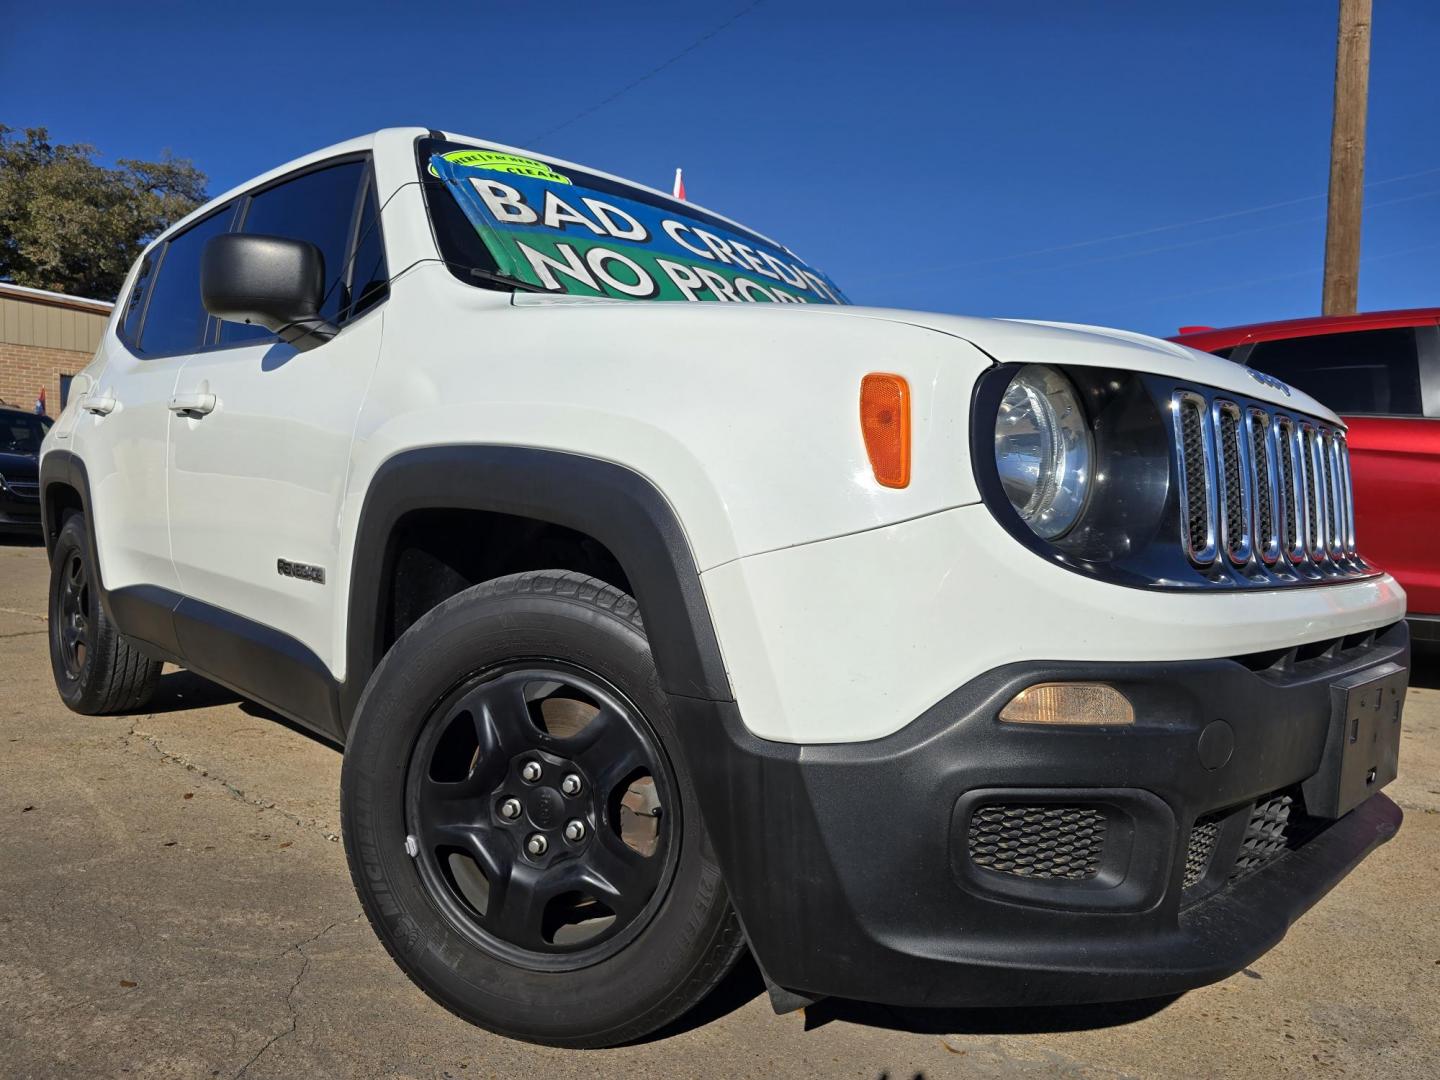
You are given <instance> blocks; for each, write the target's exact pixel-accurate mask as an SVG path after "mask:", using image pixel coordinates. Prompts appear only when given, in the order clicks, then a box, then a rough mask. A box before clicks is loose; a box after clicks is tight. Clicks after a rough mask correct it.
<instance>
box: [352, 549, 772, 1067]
mask: <svg viewBox="0 0 1440 1080" xmlns="http://www.w3.org/2000/svg"><path fill="white" fill-rule="evenodd" d="M587 717H588V724H587V723H586V718H587ZM580 724H586V726H584V727H583V728H579V729H578V730H577V725H580ZM637 762H638V763H639V764H638V765H637ZM527 767H528V770H529V771H527ZM647 777H648V787H647ZM582 778H583V779H582ZM447 785H448V786H447ZM572 789H573V790H572ZM647 800H649V801H647ZM340 802H341V822H342V826H343V833H344V840H345V853H346V857H347V859H348V860H349V865H350V874H351V878H352V879H353V881H354V883H355V888H356V890H357V892H358V893H359V895H360V900H361V903H362V905H363V907H364V909H365V913H366V915H367V916H368V917H369V919H370V924H371V926H372V927H373V928H374V930H375V933H376V935H377V936H378V937H379V938H380V940H381V942H382V943H383V944H384V946H385V948H386V949H387V950H388V951H389V953H390V955H391V956H392V957H393V958H394V959H395V962H396V963H397V964H399V966H400V968H401V969H402V970H403V971H404V972H405V973H406V975H408V976H409V977H410V978H411V980H413V981H414V982H415V983H416V985H418V986H419V987H420V989H422V990H424V991H425V993H427V994H428V995H430V997H432V998H433V999H435V1000H436V1001H437V1002H439V1003H440V1004H441V1005H443V1006H445V1007H446V1008H447V1009H449V1010H450V1011H451V1012H453V1013H455V1014H457V1015H458V1016H460V1017H462V1018H464V1019H466V1020H469V1021H470V1022H472V1023H474V1024H477V1025H479V1026H480V1027H483V1028H486V1029H488V1030H490V1031H494V1032H497V1033H499V1034H502V1035H506V1036H510V1037H512V1038H517V1039H523V1040H526V1041H529V1042H537V1043H545V1044H549V1045H553V1046H566V1047H601V1046H614V1045H618V1044H622V1043H627V1042H632V1041H634V1040H637V1039H640V1038H642V1037H644V1036H646V1035H649V1034H651V1033H652V1032H654V1031H655V1030H657V1029H659V1028H661V1027H663V1026H664V1025H665V1024H667V1023H669V1022H670V1021H672V1020H674V1019H676V1018H677V1017H679V1016H680V1015H681V1014H683V1013H685V1012H686V1011H687V1010H688V1009H690V1008H691V1007H692V1006H693V1005H695V1004H696V1003H697V1002H699V1001H700V999H701V998H703V997H704V996H705V995H706V994H707V993H708V992H709V991H710V990H711V989H712V988H713V987H714V986H715V984H716V983H717V982H719V981H720V979H721V978H722V977H723V976H724V975H725V974H726V973H727V972H728V971H729V970H730V968H731V967H732V966H733V965H734V963H735V961H736V960H737V959H738V958H739V956H740V954H741V952H742V951H743V950H744V948H745V941H744V936H743V934H742V933H741V931H740V927H739V923H738V920H737V919H736V917H735V914H734V911H733V909H732V908H731V906H730V902H729V896H728V894H727V892H726V890H725V886H724V883H723V880H722V877H721V873H720V869H719V866H718V865H717V864H716V861H715V854H714V850H713V848H712V847H711V844H710V841H709V838H708V837H707V836H706V834H705V829H704V827H703V824H702V823H701V820H700V815H699V811H698V809H697V806H696V794H695V788H694V786H693V784H692V782H691V780H690V777H689V774H688V773H687V771H686V769H685V765H684V762H683V761H682V760H681V758H680V754H679V752H678V750H677V739H676V735H675V731H674V726H673V720H672V718H671V716H670V711H669V704H668V699H667V697H666V695H665V693H664V692H663V691H662V690H661V688H660V683H659V678H658V676H657V674H656V670H655V665H654V661H653V660H652V658H651V654H650V648H649V644H648V642H647V640H646V638H645V632H644V628H643V626H642V624H641V621H640V615H639V611H638V608H637V606H636V604H635V601H634V600H632V599H631V598H630V597H629V596H626V595H625V594H624V593H622V592H620V591H619V590H617V589H615V588H612V587H611V586H609V585H607V584H605V583H604V582H602V581H599V580H597V579H595V578H590V577H585V576H583V575H580V574H576V573H570V572H568V571H560V570H544V571H535V572H529V573H524V574H515V575H512V576H509V577H504V578H499V579H497V580H495V581H491V582H487V583H485V584H482V585H478V586H475V587H474V588H471V589H467V590H466V591H464V592H462V593H460V594H458V595H456V596H454V597H452V598H451V599H449V600H447V601H445V602H444V603H442V604H440V605H439V606H438V607H436V608H435V609H434V610H432V611H430V612H429V613H427V614H426V615H425V616H424V617H422V618H421V619H420V620H419V621H418V622H416V623H415V625H414V626H412V627H411V628H410V629H409V630H407V631H406V632H405V633H404V634H403V635H402V636H401V638H400V639H399V640H398V641H397V642H396V643H395V645H394V647H393V648H392V649H391V650H390V651H389V653H388V654H387V655H386V657H385V658H384V660H383V661H382V662H381V664H380V666H379V667H378V668H377V670H376V671H375V674H374V676H373V677H372V678H371V680H370V682H369V685H368V686H367V687H366V689H365V693H364V695H363V696H362V698H361V701H360V705H359V708H358V710H357V713H356V718H355V722H354V724H353V726H352V728H351V730H350V733H349V740H348V743H347V746H346V749H345V760H344V767H343V770H342V773H341V786H340ZM507 803H508V804H510V805H507ZM577 822H578V823H579V825H580V830H579V833H580V835H581V839H579V840H578V841H574V840H572V833H571V832H570V831H567V830H571V829H572V827H573V826H575V825H576V823H577ZM536 836H539V837H541V838H542V839H544V840H545V841H546V844H545V846H544V847H542V848H541V851H540V853H539V854H536V853H535V851H534V850H533V848H532V846H531V845H532V843H533V841H534V838H535V837H536ZM497 883H498V884H497ZM607 912H608V913H609V915H610V918H609V919H608V920H607V918H606V913H607ZM557 927H558V928H557ZM597 928H598V929H597ZM551 935H553V937H552V936H551Z"/></svg>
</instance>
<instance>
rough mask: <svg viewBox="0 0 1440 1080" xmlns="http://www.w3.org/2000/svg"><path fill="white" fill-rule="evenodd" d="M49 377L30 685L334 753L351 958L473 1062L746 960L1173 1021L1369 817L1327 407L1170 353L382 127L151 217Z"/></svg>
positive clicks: (823, 976) (1390, 591)
mask: <svg viewBox="0 0 1440 1080" xmlns="http://www.w3.org/2000/svg"><path fill="white" fill-rule="evenodd" d="M636 300H672V301H676V302H673V303H636V302H635V301H636ZM684 301H722V302H721V303H687V302H684ZM74 391H75V392H74V393H72V395H71V398H70V405H69V406H68V408H67V409H66V410H65V412H64V413H63V415H62V416H61V417H60V419H59V421H58V422H57V423H56V425H55V427H54V430H53V431H52V432H51V433H50V435H49V437H48V438H47V440H46V442H45V446H44V455H43V460H42V466H41V484H42V495H43V513H44V523H45V530H46V538H47V543H48V547H49V553H50V559H51V566H52V587H51V600H50V605H51V606H50V616H51V618H50V626H51V643H52V651H53V658H54V669H55V679H56V682H57V684H58V686H59V689H60V693H61V695H62V696H63V697H64V699H65V702H66V703H67V704H68V705H69V706H70V707H71V708H72V709H75V710H77V711H79V712H82V713H96V712H102V711H112V710H118V711H136V710H141V709H143V708H144V707H145V703H146V700H147V698H148V697H149V696H150V694H151V692H152V691H153V690H154V688H155V686H156V684H157V681H158V679H159V678H160V669H161V662H162V661H170V662H173V663H176V664H180V665H183V666H184V667H187V668H191V669H193V670H194V671H196V672H199V673H200V674H202V675H204V676H207V677H209V678H212V679H214V680H216V681H217V682H220V683H223V684H225V685H227V686H230V687H232V688H233V689H235V690H236V691H238V692H240V693H242V694H244V695H245V696H246V697H248V698H252V699H254V700H256V701H258V702H261V703H263V704H264V705H267V706H269V707H270V708H272V709H274V710H275V711H277V712H279V713H282V714H284V715H286V716H288V717H292V718H293V719H295V720H297V721H299V722H301V723H303V724H305V725H307V726H308V727H310V728H312V729H314V730H315V731H317V732H319V733H321V734H322V735H324V736H325V737H327V738H329V739H332V740H334V741H335V742H337V743H343V744H344V746H345V764H344V773H343V784H342V792H341V799H342V812H343V816H344V833H345V849H346V852H347V854H348V856H349V860H350V868H351V872H352V875H353V878H354V882H355V886H356V888H357V889H358V890H359V894H360V898H361V901H362V902H363V904H364V908H365V911H366V913H367V914H368V915H369V918H370V921H371V923H372V925H373V926H374V928H375V931H376V933H377V934H378V935H379V937H380V939H381V940H382V941H383V942H384V944H385V946H386V948H387V949H388V950H389V951H390V952H391V954H392V955H393V956H394V957H395V960H396V962H397V963H399V965H400V966H401V967H402V968H403V969H404V970H405V971H406V973H407V974H409V975H410V977H411V978H413V979H414V980H415V981H416V982H417V983H418V984H419V985H420V986H421V987H422V988H424V990H425V991H426V992H428V993H429V994H431V995H432V996H433V997H434V998H435V999H436V1000H438V1001H439V1002H441V1003H442V1004H444V1005H445V1006H446V1007H448V1008H450V1009H452V1010H454V1011H455V1012H457V1013H459V1014H460V1015H462V1016H464V1017H467V1018H468V1019H470V1020H473V1021H474V1022H476V1023H478V1024H481V1025H484V1026H485V1027H488V1028H492V1029H494V1030H496V1031H500V1032H504V1033H507V1034H510V1035H514V1036H517V1037H520V1038H526V1039H533V1040H536V1041H541V1042H549V1043H555V1044H561V1045H570V1046H588V1045H601V1044H612V1043H616V1042H623V1041H626V1040H631V1039H634V1038H637V1037H640V1036H642V1035H644V1034H645V1033H647V1032H650V1031H652V1030H654V1029H656V1028H658V1027H660V1026H661V1025H663V1024H665V1023H666V1022H667V1021H669V1020H671V1019H673V1018H675V1017H676V1016H678V1015H679V1014H680V1013H681V1012H683V1011H684V1010H685V1009H687V1008H688V1007H689V1006H691V1005H692V1004H694V1003H695V1002H696V1001H697V1000H698V999H699V998H700V997H701V996H702V995H703V994H705V992H706V991H707V990H708V989H709V988H710V987H711V986H713V985H714V984H715V983H716V981H717V980H718V979H720V978H721V976H722V975H724V974H725V972H726V971H727V970H728V969H729V967H730V966H731V964H732V963H733V962H734V961H735V959H736V957H737V955H739V953H740V952H741V951H742V950H744V949H745V948H747V947H748V948H749V949H750V950H752V951H753V953H754V956H755V959H756V961H757V962H758V964H759V966H760V968H761V970H762V971H763V973H764V976H765V978H766V981H767V984H768V985H769V987H770V992H771V995H772V998H773V1000H774V1003H775V1005H776V1007H777V1008H779V1009H783V1008H787V1007H794V1006H797V1005H800V1004H803V1003H805V1002H806V1001H808V1000H813V999H815V998H818V997H820V996H823V995H839V996H845V997H850V998H860V999H866V1000H870V1001H879V1002H887V1003H896V1004H906V1005H998V1004H1022V1003H1054V1002H1069V1001H1094V1000H1103V999H1115V998H1126V997H1139V996H1148V995H1159V994H1166V993H1172V992H1177V991H1180V990H1183V989H1185V988H1187V987H1193V986H1196V985H1199V984H1201V983H1204V982H1207V981H1210V980H1214V979H1218V978H1220V977H1223V976H1225V975H1227V974H1228V973H1231V972H1234V971H1236V970H1237V969H1239V968H1240V967H1242V966H1243V965H1245V964H1247V963H1249V962H1250V961H1251V960H1253V959H1254V958H1255V957H1256V956H1258V955H1259V954H1260V953H1262V952H1264V951H1265V950H1266V949H1268V948H1270V947H1271V946H1272V945H1274V944H1275V943H1276V942H1277V941H1279V940H1280V938H1281V936H1282V935H1283V934H1284V932H1285V929H1286V927H1287V926H1288V925H1289V923H1290V922H1292V921H1293V920H1294V919H1295V918H1297V917H1298V916H1299V915H1300V914H1301V913H1302V912H1304V911H1305V910H1306V909H1307V908H1308V907H1309V906H1310V905H1311V904H1313V903H1314V902H1315V901H1316V900H1317V899H1318V898H1319V897H1320V896H1321V895H1323V894H1324V893H1325V892H1326V891H1327V890H1328V889H1330V888H1331V887H1332V886H1333V885H1334V884H1335V883H1336V882H1337V881H1339V880H1340V879H1341V878H1342V877H1343V876H1344V875H1345V874H1346V873H1348V872H1349V871H1350V870H1351V869H1352V868H1354V867H1355V866H1356V864H1357V863H1359V862H1360V861H1361V860H1362V859H1363V858H1364V857H1365V855H1366V854H1367V853H1368V852H1369V851H1371V850H1372V849H1373V848H1374V847H1375V846H1376V845H1378V844H1380V843H1382V842H1384V841H1385V840H1386V839H1388V838H1389V837H1390V836H1392V835H1393V834H1394V832H1395V830H1396V828H1397V827H1398V825H1399V823H1400V812H1399V810H1398V809H1397V808H1396V807H1395V805H1394V803H1392V802H1391V801H1390V800H1389V799H1387V798H1386V797H1385V796H1384V795H1382V794H1380V793H1379V789H1380V788H1381V787H1382V786H1384V785H1385V784H1386V783H1387V782H1389V781H1390V780H1391V779H1392V778H1393V777H1394V776H1395V768H1396V752H1397V747H1398V743H1399V723H1400V711H1401V706H1402V704H1403V700H1404V694H1405V685H1406V677H1407V673H1408V667H1409V646H1408V640H1407V637H1406V630H1405V624H1404V623H1403V622H1402V621H1401V619H1402V616H1403V615H1404V607H1405V603H1404V601H1405V598H1404V594H1403V593H1402V592H1401V590H1400V589H1399V588H1398V587H1397V586H1396V584H1395V582H1394V580H1393V579H1391V578H1390V577H1388V576H1387V575H1385V574H1383V573H1381V572H1380V571H1379V570H1377V569H1375V568H1374V567H1372V566H1370V565H1368V564H1367V563H1366V562H1365V561H1364V559H1363V558H1362V557H1361V555H1360V554H1359V553H1358V551H1357V548H1356V541H1355V536H1354V531H1353V525H1352V515H1351V512H1350V507H1351V501H1350V483H1349V467H1348V460H1349V459H1348V455H1347V452H1346V443H1345V428H1344V426H1343V425H1342V424H1341V423H1340V421H1339V420H1338V419H1337V418H1336V416H1335V415H1334V414H1333V413H1331V412H1330V411H1329V410H1327V409H1325V408H1323V407H1322V406H1321V405H1319V404H1318V403H1316V402H1315V401H1314V400H1312V399H1310V398H1309V397H1307V396H1305V395H1304V394H1302V393H1299V392H1297V391H1294V390H1292V389H1290V388H1289V387H1287V386H1285V385H1283V384H1281V383H1279V382H1277V381H1275V380H1273V379H1270V378H1268V377H1263V376H1260V375H1258V374H1257V373H1256V372H1252V371H1249V370H1247V369H1245V368H1241V367H1236V366H1235V365H1233V364H1230V363H1227V362H1225V361H1223V360H1220V359H1217V358H1215V357H1212V356H1206V355H1204V354H1201V353H1197V352H1194V351H1192V350H1190V349H1186V348H1183V347H1180V346H1177V345H1172V344H1167V343H1165V342H1161V341H1156V340H1152V339H1150V338H1146V337H1141V336H1138V335H1135V334H1126V333H1120V332H1116V331H1108V330H1097V329H1091V328H1085V327H1075V326H1060V325H1047V324H1037V323H1025V322H1003V321H990V320H985V319H972V318H958V317H952V316H948V315H931V314H920V313H914V312H907V311H892V310H880V309H867V308H856V307H850V306H847V305H846V302H845V298H844V296H843V295H842V293H841V292H840V290H839V289H838V288H837V286H836V285H834V284H833V283H832V282H831V281H830V280H829V279H828V278H826V277H825V276H824V275H823V274H822V273H821V272H819V271H818V270H816V269H815V268H813V267H811V266H808V265H807V264H806V263H805V262H803V261H802V260H801V259H799V258H798V257H797V256H795V255H794V254H793V253H791V252H790V251H789V250H787V249H786V248H784V247H783V246H781V245H779V244H777V243H775V242H774V241H771V240H768V239H766V238H765V237H763V236H760V235H758V234H756V233H753V232H751V231H749V230H747V229H745V228H743V227H742V226H740V225H738V224H736V223H735V222H733V221H730V220H728V219H726V218H723V217H721V216H719V215H717V214H714V213H711V212H709V211H706V210H702V209H700V208H699V207H697V206H694V205H692V204H690V203H686V202H679V201H676V200H674V199H671V198H669V197H668V196H666V195H664V194H662V193H660V192H658V191H654V190H651V189H649V188H645V187H641V186H639V185H636V184H631V183H628V182H626V181H623V180H620V179H617V178H616V177H613V176H607V175H604V174H602V173H598V172H595V171H594V170H590V169H586V168H583V167H581V166H578V165H572V164H570V163H568V162H563V161H557V160H552V159H548V158H543V157H540V156H539V155H532V154H526V153H520V152H517V151H515V150H512V149H509V148H505V147H499V146H495V145H493V144H488V143H483V142H479V141H476V140H471V139H464V138H460V137H456V136H452V135H448V134H445V133H442V132H438V131H427V130H424V129H406V130H387V131H381V132H379V133H377V134H375V135H371V136H367V137H365V138H361V139H356V140H354V141H352V142H348V143H344V144H342V145H339V146H334V147H331V148H329V149H327V150H322V151H320V152H318V153H315V154H311V155H310V156H308V157H305V158H302V159H301V160H299V161H295V162H292V163H290V164H288V165H285V166H283V167H281V168H279V169H276V170H274V171H273V172H270V173H267V174H266V175H264V176H261V177H259V178H257V179H256V180H254V181H253V182H251V183H248V184H244V185H242V186H240V187H238V188H236V189H235V190H233V191H230V192H227V193H226V194H224V195H222V196H221V197H220V198H218V199H215V200H213V201H212V202H211V203H209V204H208V205H206V206H205V207H203V208H201V209H200V210H197V211H196V212H195V213H194V214H192V215H190V216H189V217H188V218H186V219H185V220H184V221H182V222H180V223H179V224H177V225H176V226H174V227H173V228H171V229H170V230H168V231H167V232H166V233H165V234H163V235H162V236H161V237H160V238H159V239H157V240H156V241H155V242H154V243H153V244H151V245H150V247H149V248H148V249H147V250H146V251H145V253H144V255H143V256H142V257H141V258H140V260H139V262H138V263H137V265H136V266H135V268H134V270H133V271H132V273H131V275H130V279H129V281H128V283H127V284H126V286H125V290H124V292H123V293H122V296H121V301H120V304H119V305H118V307H117V309H116V312H115V315H114V317H113V319H112V320H111V324H110V326H109V328H108V330H107V331H106V334H105V338H104V341H103V343H102V345H101V346H100V349H99V351H98V353H97V354H96V356H95V359H94V361H93V362H92V363H91V364H90V366H89V367H88V368H87V369H86V370H85V372H84V373H83V374H82V375H80V376H77V377H76V379H75V384H74Z"/></svg>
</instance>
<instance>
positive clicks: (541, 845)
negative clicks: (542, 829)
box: [525, 833, 550, 855]
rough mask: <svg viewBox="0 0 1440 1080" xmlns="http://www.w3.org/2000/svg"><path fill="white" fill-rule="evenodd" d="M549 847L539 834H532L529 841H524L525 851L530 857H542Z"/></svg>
mask: <svg viewBox="0 0 1440 1080" xmlns="http://www.w3.org/2000/svg"><path fill="white" fill-rule="evenodd" d="M549 846H550V844H549V842H548V841H547V840H546V839H545V837H543V836H541V835H540V834H539V833H532V834H531V836H530V839H528V840H526V841H525V850H526V851H528V852H529V853H530V854H531V855H544V854H545V849H546V848H548V847H549Z"/></svg>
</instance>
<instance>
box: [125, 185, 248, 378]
mask: <svg viewBox="0 0 1440 1080" xmlns="http://www.w3.org/2000/svg"><path fill="white" fill-rule="evenodd" d="M234 209H235V206H234V204H233V203H232V204H230V205H228V206H225V207H222V208H221V209H220V210H218V211H216V212H215V213H214V214H211V215H210V216H209V217H208V218H206V219H205V220H204V221H201V222H199V223H198V224H195V225H192V226H190V228H188V229H186V230H185V231H184V232H183V233H180V234H179V235H178V236H172V237H171V238H170V239H169V240H168V241H166V243H165V250H164V251H163V252H162V253H161V255H160V265H159V270H158V272H157V274H158V276H157V277H156V278H155V284H154V285H152V286H151V288H150V302H149V303H148V304H146V305H145V321H144V323H143V324H142V325H141V327H140V341H139V346H140V351H141V352H144V353H149V354H152V355H154V354H166V353H181V352H193V351H194V350H196V349H198V348H199V347H200V344H201V335H202V334H203V333H204V330H205V324H206V320H207V319H208V318H209V316H208V315H207V313H206V311H205V306H204V305H203V304H202V303H201V302H200V255H201V252H203V251H204V250H205V244H206V242H207V241H208V240H209V239H210V238H211V237H212V236H219V235H220V234H221V233H223V232H226V231H227V230H228V229H229V227H230V217H231V214H232V212H233V211H234ZM136 293H137V294H138V293H139V289H138V288H137V289H136ZM129 318H130V313H129V312H128V311H127V312H126V320H127V323H128V320H129Z"/></svg>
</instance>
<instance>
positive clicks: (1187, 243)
mask: <svg viewBox="0 0 1440 1080" xmlns="http://www.w3.org/2000/svg"><path fill="white" fill-rule="evenodd" d="M1377 186H1378V185H1377ZM1436 195H1440V188H1431V189H1430V190H1429V191H1421V192H1416V193H1415V194H1413V195H1400V196H1398V197H1396V198H1394V199H1380V200H1378V201H1376V202H1368V203H1366V204H1365V209H1366V210H1378V209H1379V208H1380V207H1382V206H1395V205H1397V204H1398V203H1408V202H1415V201H1416V200H1417V199H1433V198H1434V197H1435V196H1436ZM1324 220H1325V215H1324V214H1311V215H1310V216H1309V217H1303V218H1292V219H1291V220H1289V221H1278V222H1275V223H1274V224H1271V225H1256V226H1254V227H1252V228H1249V229H1235V230H1234V231H1232V232H1226V233H1216V234H1215V235H1214V236H1202V237H1199V238H1198V239H1195V240H1181V241H1180V242H1178V243H1174V244H1159V245H1156V246H1155V247H1147V248H1139V249H1137V250H1135V251H1121V252H1117V253H1116V254H1114V255H1097V256H1095V257H1094V258H1090V259H1081V260H1080V261H1079V262H1073V263H1065V264H1063V265H1061V266H1025V267H1020V268H1018V269H1014V270H1006V271H1003V273H1004V274H1006V275H1007V276H1015V277H1021V276H1024V275H1027V274H1068V273H1069V272H1071V271H1072V270H1079V269H1082V268H1084V267H1087V266H1096V265H1098V264H1101V263H1112V262H1123V261H1124V260H1126V259H1138V258H1142V257H1143V256H1146V255H1158V254H1160V253H1162V252H1167V251H1180V250H1183V249H1184V248H1193V247H1204V246H1205V245H1206V244H1218V243H1219V242H1220V241H1222V240H1233V239H1235V238H1236V237H1239V236H1254V235H1256V234H1258V233H1267V232H1275V231H1276V230H1277V229H1290V228H1294V227H1295V226H1297V225H1312V224H1314V223H1315V222H1317V221H1324Z"/></svg>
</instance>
